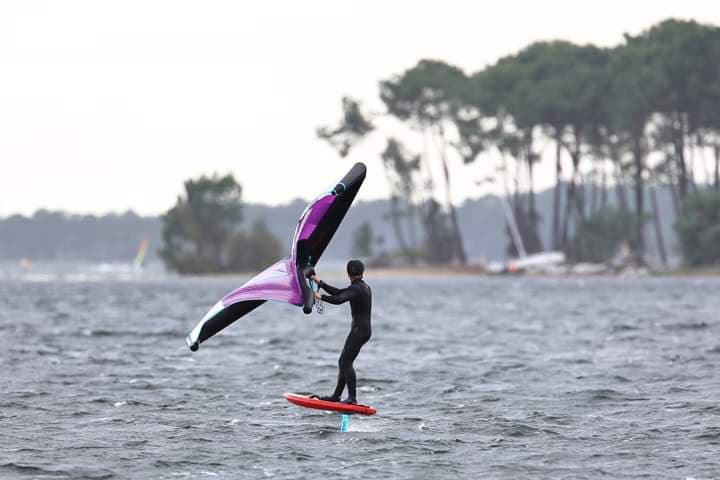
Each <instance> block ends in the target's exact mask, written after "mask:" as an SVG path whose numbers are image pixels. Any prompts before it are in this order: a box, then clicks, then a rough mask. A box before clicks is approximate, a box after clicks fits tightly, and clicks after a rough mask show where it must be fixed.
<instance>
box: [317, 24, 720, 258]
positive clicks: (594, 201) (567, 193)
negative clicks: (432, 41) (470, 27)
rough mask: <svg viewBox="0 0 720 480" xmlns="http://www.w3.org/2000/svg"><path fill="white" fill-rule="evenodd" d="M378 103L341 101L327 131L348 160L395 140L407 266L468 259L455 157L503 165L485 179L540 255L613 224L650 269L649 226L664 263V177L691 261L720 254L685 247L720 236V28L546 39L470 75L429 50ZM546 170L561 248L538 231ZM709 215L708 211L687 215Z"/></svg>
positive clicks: (572, 245) (385, 88)
mask: <svg viewBox="0 0 720 480" xmlns="http://www.w3.org/2000/svg"><path fill="white" fill-rule="evenodd" d="M378 97H379V99H380V101H381V103H382V105H383V107H384V109H383V111H380V112H367V111H365V110H364V109H363V105H362V104H361V103H360V102H359V101H357V100H354V99H351V98H343V99H342V118H341V120H340V122H339V124H338V125H336V126H332V127H322V128H319V129H318V135H319V136H320V138H322V139H324V140H327V141H328V142H329V143H330V144H331V145H332V146H333V147H334V148H335V149H336V150H337V151H338V153H339V154H340V156H342V157H345V156H347V155H349V154H350V153H351V152H352V151H353V150H354V149H355V148H357V147H358V145H361V144H363V143H365V142H366V141H367V139H368V138H371V137H378V136H380V137H381V138H382V139H383V141H384V144H385V148H384V150H383V151H382V152H381V153H380V156H381V158H382V163H383V166H384V169H385V174H386V176H387V181H388V184H389V186H390V190H391V208H390V212H389V220H390V221H391V222H392V224H393V229H394V234H395V236H396V238H397V243H398V245H400V254H401V255H402V256H403V257H404V258H405V259H406V260H407V261H408V262H409V263H415V262H417V261H418V260H421V259H425V260H435V261H454V262H458V263H465V262H466V261H467V256H466V253H465V248H464V245H463V242H462V235H461V232H460V229H461V225H460V224H459V222H458V220H457V213H456V207H455V205H454V203H453V201H452V193H453V177H452V175H451V173H452V172H453V170H452V169H451V168H450V165H451V162H457V161H461V162H462V163H463V164H465V165H468V164H473V163H476V162H493V163H492V164H493V167H494V171H493V172H494V173H493V174H492V175H490V176H489V177H488V178H485V179H479V181H478V183H479V184H481V185H482V184H483V183H484V182H494V183H495V184H496V185H497V184H499V186H500V187H501V188H502V189H503V190H504V191H505V192H506V197H507V199H508V201H509V203H510V206H511V211H512V213H513V214H514V217H515V220H516V223H517V226H518V230H519V232H520V237H521V238H522V241H523V244H524V246H525V250H526V251H527V252H528V253H533V252H539V251H542V250H546V249H553V250H564V251H566V252H567V253H569V254H570V255H571V256H573V257H574V258H580V259H581V258H583V256H587V255H592V254H594V253H596V252H597V248H598V246H597V245H596V244H595V243H593V239H595V238H597V235H598V233H599V234H600V237H602V236H603V234H604V232H614V233H613V234H612V242H613V243H615V244H616V243H618V242H626V243H627V244H628V245H629V246H630V247H631V251H632V257H633V259H634V261H635V262H636V263H638V264H642V263H644V261H645V245H646V239H645V237H644V235H645V233H646V231H647V229H646V228H645V227H646V225H649V226H650V227H651V229H652V230H651V231H654V234H655V237H656V242H657V244H658V247H659V256H660V258H661V260H662V261H663V262H665V261H666V257H667V252H666V245H665V240H664V238H663V236H662V232H661V227H660V224H659V223H660V222H659V213H658V206H657V194H656V189H657V188H660V187H662V188H669V189H670V191H671V193H672V198H673V202H672V205H673V209H674V212H675V215H676V217H677V218H678V220H677V222H676V224H675V228H676V230H677V231H678V234H679V238H680V240H681V242H683V245H682V247H683V252H684V253H685V254H686V255H685V258H686V260H688V261H689V263H694V264H697V263H698V262H702V261H708V260H710V261H716V260H717V259H718V258H720V257H714V256H713V254H709V255H705V256H703V259H702V260H698V259H696V258H695V257H697V255H695V257H692V256H688V255H687V253H689V252H690V251H691V250H692V249H693V248H694V247H692V246H688V245H697V244H703V245H705V244H708V245H712V244H713V242H714V243H718V241H720V227H718V225H719V224H720V219H719V218H717V216H715V217H713V215H712V214H711V213H712V212H713V211H715V212H717V211H719V210H720V200H718V195H717V194H713V193H712V192H710V193H708V192H703V190H706V189H710V190H714V191H715V192H717V191H718V190H719V189H720V28H718V27H716V26H713V25H704V24H700V23H697V22H694V21H681V20H673V19H671V20H666V21H663V22H661V23H659V24H657V25H654V26H652V27H651V28H649V29H647V30H645V31H643V32H642V33H640V34H638V35H635V36H632V35H625V38H624V41H623V42H622V43H621V44H620V45H618V46H616V47H612V48H602V47H598V46H595V45H576V44H574V43H571V42H566V41H541V42H536V43H533V44H531V45H529V46H527V47H526V48H524V49H522V50H521V51H519V52H517V53H515V54H512V55H508V56H506V57H503V58H501V59H500V60H498V61H497V62H496V63H494V64H493V65H490V66H488V67H486V68H484V69H482V70H480V71H478V72H474V73H470V74H466V73H465V72H463V71H462V70H461V69H459V68H457V67H455V66H453V65H450V64H447V63H445V62H442V61H438V60H422V61H420V62H419V63H418V64H417V65H415V66H414V67H412V68H410V69H408V70H406V71H404V72H402V73H400V74H398V75H394V76H392V77H391V78H388V79H385V80H382V81H380V82H379V89H378ZM545 152H552V155H551V157H552V159H553V161H552V164H547V163H548V162H547V161H544V159H545V158H547V157H548V155H546V154H545ZM543 162H544V163H546V165H543ZM538 168H552V169H553V170H554V172H553V173H554V176H555V179H556V182H555V187H554V198H553V209H552V217H551V218H550V219H546V220H547V221H549V222H551V224H552V225H551V238H550V241H549V244H548V245H544V244H543V242H542V240H541V237H540V235H539V234H538V224H539V222H540V221H541V219H540V217H539V215H538V210H537V206H536V202H535V183H536V176H537V169H538ZM700 179H701V180H702V181H700ZM610 196H613V197H614V198H609V197H610ZM698 212H710V213H708V214H706V215H704V216H702V215H701V216H702V220H697V218H695V219H690V220H688V218H690V217H693V215H694V216H695V217H697V216H698ZM713 222H715V223H713ZM713 228H714V229H715V230H717V231H715V230H713ZM708 229H709V231H708ZM713 232H714V233H713ZM608 235H609V234H608ZM703 236H704V237H703ZM708 236H709V238H710V239H709V240H708ZM690 237H692V238H693V240H691V241H690V243H689V244H688V240H687V238H690ZM700 237H702V238H700ZM515 249H516V246H515V245H514V244H510V245H509V247H508V252H509V253H510V254H517V251H516V250H515ZM609 250H612V249H609Z"/></svg>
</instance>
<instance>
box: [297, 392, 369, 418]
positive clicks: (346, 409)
mask: <svg viewBox="0 0 720 480" xmlns="http://www.w3.org/2000/svg"><path fill="white" fill-rule="evenodd" d="M285 398H286V399H287V401H288V402H290V403H294V404H295V405H298V406H300V407H305V408H315V409H318V410H331V411H333V412H340V413H356V414H359V415H375V414H376V413H377V410H375V409H374V408H372V407H368V406H367V405H351V404H347V403H340V402H328V401H325V400H318V399H317V398H310V397H308V396H307V395H299V394H297V393H286V394H285Z"/></svg>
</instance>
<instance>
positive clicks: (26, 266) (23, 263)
mask: <svg viewBox="0 0 720 480" xmlns="http://www.w3.org/2000/svg"><path fill="white" fill-rule="evenodd" d="M19 265H20V268H21V269H23V270H30V267H32V262H31V261H30V259H29V258H27V257H23V258H21V259H20V262H19Z"/></svg>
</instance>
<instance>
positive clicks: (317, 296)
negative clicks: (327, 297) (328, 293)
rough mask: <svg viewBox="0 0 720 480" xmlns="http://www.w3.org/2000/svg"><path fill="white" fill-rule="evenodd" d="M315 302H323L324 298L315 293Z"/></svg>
mask: <svg viewBox="0 0 720 480" xmlns="http://www.w3.org/2000/svg"><path fill="white" fill-rule="evenodd" d="M315 300H322V296H321V295H320V293H319V292H315Z"/></svg>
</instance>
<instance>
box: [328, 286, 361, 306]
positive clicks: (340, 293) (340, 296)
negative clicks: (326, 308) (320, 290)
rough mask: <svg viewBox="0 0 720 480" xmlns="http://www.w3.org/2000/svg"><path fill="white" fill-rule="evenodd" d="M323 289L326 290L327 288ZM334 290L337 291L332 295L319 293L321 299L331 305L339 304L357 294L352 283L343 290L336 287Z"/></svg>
mask: <svg viewBox="0 0 720 480" xmlns="http://www.w3.org/2000/svg"><path fill="white" fill-rule="evenodd" d="M325 290H327V288H326V289H325ZM335 290H336V291H337V293H334V294H332V295H321V296H320V298H321V299H322V301H323V302H327V303H331V304H333V305H340V304H341V303H345V302H347V301H349V300H352V299H353V298H355V296H356V295H357V294H358V291H357V289H356V288H353V287H352V285H351V286H349V287H348V288H345V289H343V290H339V289H337V288H335Z"/></svg>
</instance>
